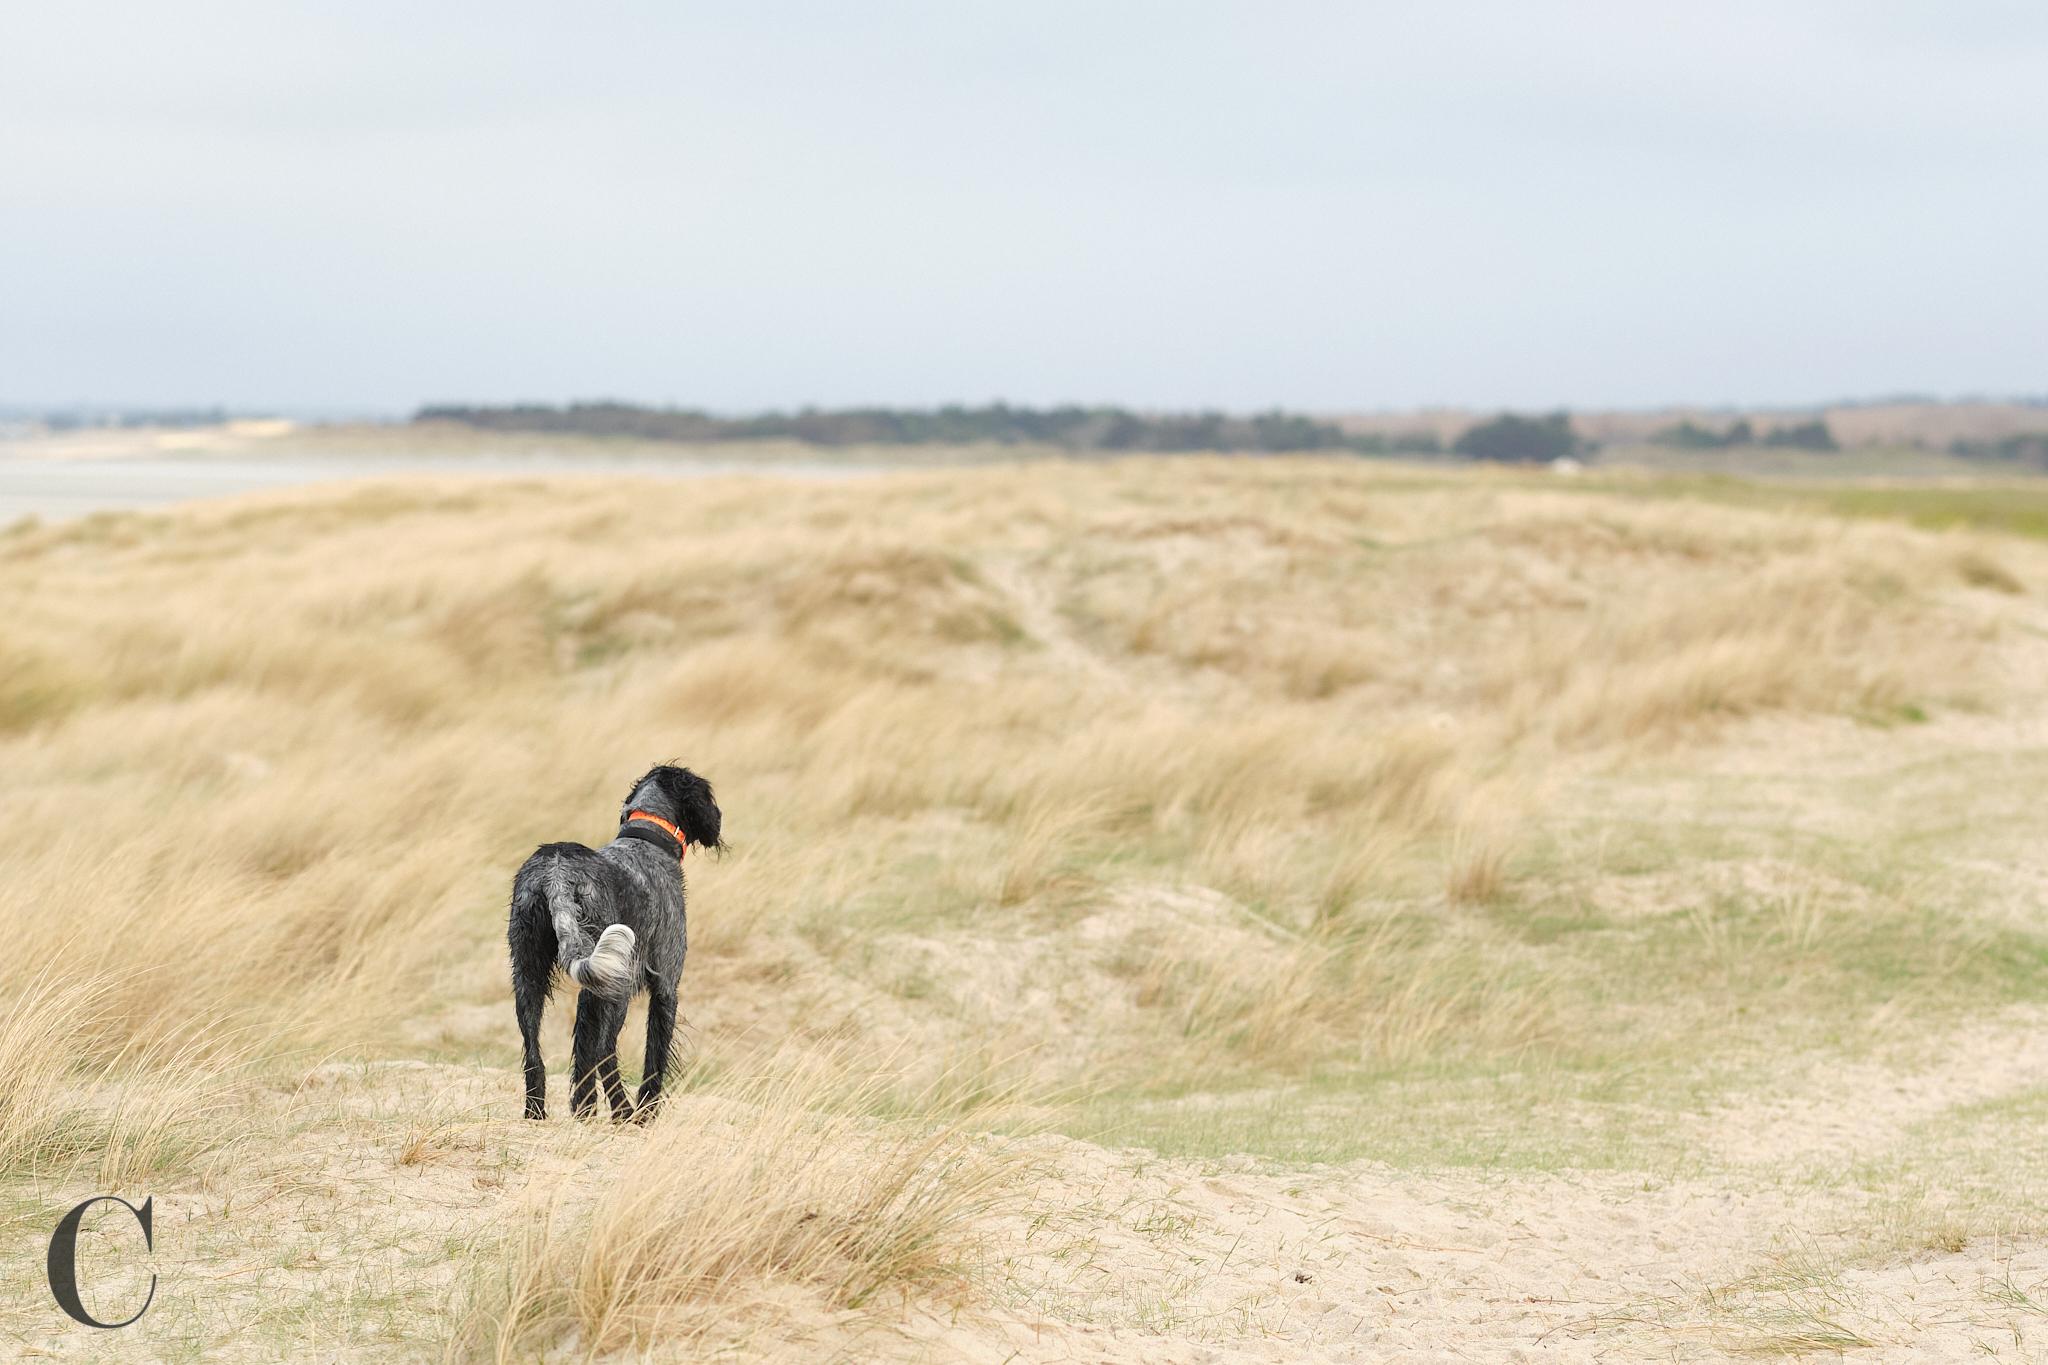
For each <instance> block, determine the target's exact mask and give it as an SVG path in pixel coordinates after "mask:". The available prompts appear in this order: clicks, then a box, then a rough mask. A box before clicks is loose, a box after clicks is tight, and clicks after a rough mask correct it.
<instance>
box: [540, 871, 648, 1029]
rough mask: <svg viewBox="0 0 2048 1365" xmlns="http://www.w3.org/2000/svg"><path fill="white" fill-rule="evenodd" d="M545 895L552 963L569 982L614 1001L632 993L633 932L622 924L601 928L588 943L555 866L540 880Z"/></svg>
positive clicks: (571, 893)
mask: <svg viewBox="0 0 2048 1365" xmlns="http://www.w3.org/2000/svg"><path fill="white" fill-rule="evenodd" d="M541 887H542V889H543V890H544V891H545V892H546V894H547V900H548V914H549V916H550V917H552V918H553V920H554V922H555V945H556V947H555V960H556V961H558V962H560V963H561V964H562V970H563V971H565V972H567V973H568V974H569V979H570V980H571V981H574V982H575V983H576V984H577V985H579V986H581V987H583V988H584V989H585V990H589V991H595V992H597V993H598V994H599V995H602V996H606V997H608V998H610V999H614V1000H623V999H625V998H626V997H627V996H629V995H631V994H632V993H633V968H634V966H635V963H634V953H633V948H634V942H633V931H632V930H631V929H630V928H628V927H626V926H625V925H623V924H610V925H606V926H605V930H604V932H603V933H601V934H599V935H598V936H597V942H596V943H594V944H593V943H592V942H591V941H590V935H588V934H586V933H584V932H583V926H582V925H581V924H579V923H578V922H577V919H576V895H575V892H574V891H573V890H572V889H571V888H570V886H569V879H568V878H567V877H566V876H564V875H563V874H562V870H561V869H560V868H559V867H550V868H549V869H548V870H547V875H546V876H545V877H544V878H543V879H542V881H541Z"/></svg>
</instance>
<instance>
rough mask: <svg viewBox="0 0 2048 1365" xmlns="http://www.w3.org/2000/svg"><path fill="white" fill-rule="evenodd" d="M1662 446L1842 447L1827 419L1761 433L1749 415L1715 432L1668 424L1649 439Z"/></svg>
mask: <svg viewBox="0 0 2048 1365" xmlns="http://www.w3.org/2000/svg"><path fill="white" fill-rule="evenodd" d="M1650 440H1651V442H1652V443H1653V444H1656V445H1660V446H1671V447H1673V448H1674V449H1678V450H1726V449H1728V448H1729V447H1731V446H1781V447H1784V448H1786V449H1789V450H1840V449H1841V447H1840V446H1839V445H1837V444H1836V443H1835V436H1834V433H1833V432H1831V431H1829V430H1828V424H1827V423H1826V422H1797V423H1792V424H1789V425H1786V426H1782V427H1772V428H1770V429H1769V430H1768V431H1765V432H1764V433H1763V434H1762V435H1758V434H1757V432H1756V429H1755V428H1754V427H1752V426H1750V424H1749V419H1748V418H1747V417H1744V418H1741V419H1739V420H1738V421H1736V422H1735V423H1734V425H1732V426H1728V427H1724V428H1723V429H1721V430H1720V431H1715V430H1713V429H1712V428H1711V427H1703V426H1700V425H1699V424H1698V423H1697V422H1690V421H1686V422H1680V423H1679V424H1678V425H1677V426H1670V427H1665V428H1664V429H1663V430H1662V431H1659V432H1658V433H1656V434H1655V435H1654V436H1652V437H1651V438H1650Z"/></svg>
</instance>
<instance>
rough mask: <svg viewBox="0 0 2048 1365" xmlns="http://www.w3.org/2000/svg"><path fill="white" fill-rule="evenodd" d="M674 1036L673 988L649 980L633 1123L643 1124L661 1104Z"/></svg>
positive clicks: (674, 990)
mask: <svg viewBox="0 0 2048 1365" xmlns="http://www.w3.org/2000/svg"><path fill="white" fill-rule="evenodd" d="M675 1036H676V988H675V987H674V986H671V985H669V984H668V983H667V982H664V981H650V982H649V983H648V988H647V1055H646V1059H645V1061H644V1062H643V1064H642V1065H641V1068H640V1071H641V1076H640V1094H639V1097H638V1100H637V1112H635V1113H634V1115H633V1117H634V1119H635V1121H637V1122H640V1123H645V1122H647V1120H649V1119H651V1118H653V1117H654V1111H655V1109H656V1108H658V1107H659V1106H660V1104H661V1086H662V1082H663V1081H665V1080H666V1079H668V1050H669V1045H670V1043H672V1042H673V1041H674V1040H675Z"/></svg>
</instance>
